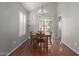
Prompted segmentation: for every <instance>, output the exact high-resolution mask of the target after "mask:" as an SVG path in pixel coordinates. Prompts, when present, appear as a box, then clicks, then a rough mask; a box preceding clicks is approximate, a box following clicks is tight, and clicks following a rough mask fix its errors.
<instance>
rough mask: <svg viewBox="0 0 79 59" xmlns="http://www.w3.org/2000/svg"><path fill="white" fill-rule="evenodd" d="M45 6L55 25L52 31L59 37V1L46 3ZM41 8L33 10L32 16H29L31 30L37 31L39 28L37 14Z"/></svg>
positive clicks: (55, 36)
mask: <svg viewBox="0 0 79 59" xmlns="http://www.w3.org/2000/svg"><path fill="white" fill-rule="evenodd" d="M44 8H45V9H46V10H47V11H48V15H46V16H48V17H49V18H51V19H52V21H53V22H52V26H53V30H52V32H53V33H54V38H57V37H58V23H57V22H58V21H57V3H56V2H53V3H48V4H47V5H44ZM39 9H40V8H37V9H35V10H33V11H31V12H30V16H29V24H30V27H29V31H34V32H36V31H37V30H38V29H37V28H38V20H39V19H38V18H37V14H38V10H39Z"/></svg>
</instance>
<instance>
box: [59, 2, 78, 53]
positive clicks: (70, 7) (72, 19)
mask: <svg viewBox="0 0 79 59" xmlns="http://www.w3.org/2000/svg"><path fill="white" fill-rule="evenodd" d="M58 16H61V17H62V42H64V43H65V44H66V45H67V46H68V47H70V48H71V49H72V50H74V51H75V52H76V53H79V3H77V2H73V3H72V2H70V3H67V2H63V3H58Z"/></svg>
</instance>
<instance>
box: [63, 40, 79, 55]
mask: <svg viewBox="0 0 79 59" xmlns="http://www.w3.org/2000/svg"><path fill="white" fill-rule="evenodd" d="M62 43H63V44H65V45H66V46H67V47H68V48H69V49H71V50H72V51H73V52H75V53H76V54H78V55H79V53H78V52H77V51H75V50H74V49H73V48H71V47H70V46H69V45H68V44H66V43H65V42H63V41H62Z"/></svg>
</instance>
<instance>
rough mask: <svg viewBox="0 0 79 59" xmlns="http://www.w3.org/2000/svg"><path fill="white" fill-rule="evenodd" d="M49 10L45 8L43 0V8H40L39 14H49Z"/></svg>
mask: <svg viewBox="0 0 79 59" xmlns="http://www.w3.org/2000/svg"><path fill="white" fill-rule="evenodd" d="M47 13H48V12H47V10H46V9H45V8H44V5H43V2H42V8H41V9H39V10H38V15H44V14H47Z"/></svg>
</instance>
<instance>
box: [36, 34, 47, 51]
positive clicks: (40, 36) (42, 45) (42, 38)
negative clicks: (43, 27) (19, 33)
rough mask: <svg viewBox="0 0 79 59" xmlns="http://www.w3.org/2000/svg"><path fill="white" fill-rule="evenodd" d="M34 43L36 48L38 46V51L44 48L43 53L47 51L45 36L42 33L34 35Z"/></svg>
mask: <svg viewBox="0 0 79 59" xmlns="http://www.w3.org/2000/svg"><path fill="white" fill-rule="evenodd" d="M36 42H37V46H36V47H38V46H39V47H40V50H41V49H42V48H44V50H45V51H47V50H48V38H47V37H46V36H45V34H43V33H40V34H36ZM38 44H39V45H38Z"/></svg>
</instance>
